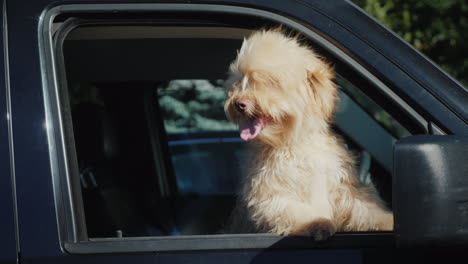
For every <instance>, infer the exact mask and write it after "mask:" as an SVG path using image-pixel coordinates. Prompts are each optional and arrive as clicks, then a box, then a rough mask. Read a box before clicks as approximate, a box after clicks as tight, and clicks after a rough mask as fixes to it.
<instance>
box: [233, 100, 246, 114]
mask: <svg viewBox="0 0 468 264" xmlns="http://www.w3.org/2000/svg"><path fill="white" fill-rule="evenodd" d="M234 105H235V107H236V109H237V111H239V112H241V113H243V112H245V110H246V109H247V102H245V101H236V102H235V103H234Z"/></svg>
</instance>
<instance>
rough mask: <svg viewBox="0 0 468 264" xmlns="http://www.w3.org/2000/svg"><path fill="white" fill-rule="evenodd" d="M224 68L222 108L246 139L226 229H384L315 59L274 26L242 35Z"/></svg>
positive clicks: (326, 72) (383, 212)
mask: <svg viewBox="0 0 468 264" xmlns="http://www.w3.org/2000/svg"><path fill="white" fill-rule="evenodd" d="M230 71H231V78H230V79H229V80H230V81H229V82H228V83H229V88H228V100H227V101H226V103H225V111H226V113H227V116H228V118H229V119H230V120H232V121H233V122H235V123H237V124H238V125H239V128H240V137H241V138H242V139H243V140H245V141H250V140H252V142H251V143H250V150H249V151H248V153H249V157H248V158H247V160H246V162H247V164H248V169H247V175H246V177H245V179H244V182H243V185H242V189H241V191H240V193H239V194H238V200H237V205H236V208H235V209H234V212H233V216H232V217H231V220H230V224H229V225H228V227H227V230H226V231H227V232H230V233H251V232H267V233H274V234H277V235H305V236H312V237H314V238H315V239H317V240H320V239H325V238H327V237H328V236H330V235H333V234H334V233H335V232H336V231H370V230H392V228H393V215H392V213H391V212H390V211H388V210H387V209H386V208H385V206H384V205H383V203H382V201H381V200H380V199H379V198H378V196H377V195H376V194H375V193H374V192H373V191H372V190H371V189H369V188H365V187H363V186H360V184H359V182H358V179H357V178H356V175H355V168H354V160H353V157H352V155H351V154H350V153H349V152H348V151H347V150H346V149H345V148H344V143H343V142H342V140H341V139H340V138H338V137H337V136H336V135H335V134H334V133H333V132H332V130H331V128H330V122H331V121H332V118H333V113H334V110H335V106H336V104H337V100H338V97H337V91H336V90H337V88H336V86H335V84H334V83H333V81H332V79H333V77H334V73H333V70H332V69H331V67H330V66H329V65H328V64H327V63H326V62H325V61H324V60H323V59H321V58H320V57H318V56H317V54H315V53H314V52H313V51H312V50H311V49H310V48H308V47H306V46H304V45H301V44H300V43H299V42H298V41H297V38H295V37H288V36H286V35H285V34H283V33H282V32H281V30H262V31H257V32H255V33H253V34H252V35H251V36H250V37H249V38H248V39H246V40H244V43H243V44H242V47H241V49H240V51H239V53H238V56H237V59H236V60H235V61H234V62H233V63H232V65H231V68H230Z"/></svg>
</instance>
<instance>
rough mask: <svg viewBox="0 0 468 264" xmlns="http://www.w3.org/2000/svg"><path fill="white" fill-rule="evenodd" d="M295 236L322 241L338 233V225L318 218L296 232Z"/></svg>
mask: <svg viewBox="0 0 468 264" xmlns="http://www.w3.org/2000/svg"><path fill="white" fill-rule="evenodd" d="M294 233H295V235H300V236H308V237H312V238H314V240H316V241H321V240H325V239H327V238H329V237H330V236H333V235H334V234H335V233H336V225H335V223H333V222H332V221H331V220H329V219H326V218H317V219H315V220H313V221H312V222H310V223H308V224H306V225H304V226H303V227H301V228H300V229H299V230H296V232H294Z"/></svg>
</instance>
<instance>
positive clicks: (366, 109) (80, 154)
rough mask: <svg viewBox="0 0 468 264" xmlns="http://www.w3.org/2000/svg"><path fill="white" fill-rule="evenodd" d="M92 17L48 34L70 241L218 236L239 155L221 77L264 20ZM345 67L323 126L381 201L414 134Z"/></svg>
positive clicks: (236, 179)
mask: <svg viewBox="0 0 468 264" xmlns="http://www.w3.org/2000/svg"><path fill="white" fill-rule="evenodd" d="M91 20H92V22H90V23H88V21H87V20H86V19H84V20H78V21H77V22H76V21H75V22H73V21H71V22H70V21H69V20H67V21H65V22H63V21H62V22H61V23H63V24H62V26H64V25H65V26H66V24H67V23H75V24H74V26H73V27H68V28H67V27H64V28H66V29H67V32H66V33H64V32H61V31H60V30H58V31H57V32H56V33H55V37H56V39H55V41H56V43H55V44H56V46H55V48H56V49H55V52H56V53H55V55H56V57H57V65H56V66H57V69H58V71H59V74H58V76H59V77H58V78H59V81H58V84H59V85H58V87H57V91H58V92H57V94H58V97H59V100H58V101H59V106H60V109H61V117H60V118H61V119H60V121H61V122H63V123H62V124H63V131H64V137H65V138H64V142H66V144H65V147H64V148H65V152H66V155H67V157H66V162H67V166H68V167H67V169H68V171H67V175H65V176H62V177H68V178H67V181H69V182H70V185H71V186H72V187H73V188H71V189H73V190H74V192H75V193H79V195H75V196H73V199H74V200H73V202H74V204H77V205H79V207H81V208H82V214H77V215H79V216H81V215H82V219H81V220H80V219H76V222H77V223H80V224H81V225H82V226H81V228H79V230H78V232H82V233H80V234H82V236H81V237H82V238H83V239H82V240H79V241H88V242H89V241H91V242H92V241H107V240H106V239H113V238H118V239H125V238H138V237H170V236H192V235H193V236H200V235H219V234H222V233H223V228H224V226H225V224H226V222H227V219H228V217H229V215H230V214H231V212H232V209H233V207H234V203H235V199H236V191H237V190H238V188H239V186H240V183H241V181H242V177H243V175H245V170H244V168H243V158H244V153H245V150H246V143H245V142H243V141H242V140H241V139H240V138H239V131H238V128H237V127H236V126H235V125H233V124H232V123H230V122H229V121H227V119H226V117H225V114H224V110H223V104H224V100H225V97H226V95H225V91H224V86H225V79H226V72H227V70H228V67H229V63H230V62H231V61H232V60H233V59H234V58H235V56H236V54H237V50H238V49H239V48H240V46H241V44H242V40H243V38H244V37H245V36H248V35H249V34H250V33H251V32H252V30H254V29H256V28H260V27H261V26H262V25H263V24H262V22H263V20H262V21H258V22H257V24H254V25H253V26H246V25H245V24H244V25H232V24H230V25H226V24H223V25H218V24H217V25H212V24H209V23H206V22H205V23H201V25H200V24H197V25H196V26H191V25H190V23H189V22H183V23H181V22H178V23H172V24H171V23H168V24H164V25H162V26H161V25H159V24H158V23H141V22H140V21H135V20H131V21H130V20H129V21H126V22H125V23H124V22H121V21H120V23H121V25H119V21H112V20H106V21H105V22H102V23H100V22H99V21H96V20H95V18H92V19H91ZM180 24H182V25H180ZM270 26H271V23H270ZM57 28H59V26H58V27H57ZM311 45H313V41H311ZM333 61H337V60H336V58H335V59H334V60H333ZM343 71H346V72H343ZM354 71H355V69H353V68H347V67H340V68H339V70H338V72H337V73H338V74H337V77H336V79H335V83H337V84H338V86H340V88H341V89H340V92H339V96H340V105H339V107H338V110H337V113H336V116H335V121H336V122H335V124H334V129H335V131H336V132H337V133H338V134H340V135H341V136H342V137H343V138H344V139H345V145H346V148H348V149H350V150H351V151H352V152H353V153H355V155H356V157H357V163H358V164H357V166H358V170H359V179H360V181H361V182H362V183H363V184H367V185H374V186H375V188H376V189H377V191H378V192H379V193H380V195H381V196H382V197H383V199H384V201H385V202H386V203H387V204H389V205H390V206H391V168H392V162H393V160H392V159H393V158H392V147H393V143H394V142H395V140H397V139H399V138H402V137H405V136H408V135H411V134H413V133H414V131H412V130H411V129H407V128H406V127H407V126H406V125H407V124H406V123H405V124H403V122H402V123H400V122H399V120H400V119H399V117H398V116H395V115H393V114H391V113H389V112H387V111H385V110H384V108H383V107H380V102H379V101H378V100H374V99H375V96H370V95H367V90H368V89H373V87H372V86H371V85H370V84H369V83H368V82H356V81H355V80H354V79H350V80H348V79H346V78H347V76H348V75H349V74H350V73H354ZM342 73H343V74H342ZM345 76H346V77H345ZM356 76H358V73H356ZM80 221H81V222H80ZM158 241H161V240H158Z"/></svg>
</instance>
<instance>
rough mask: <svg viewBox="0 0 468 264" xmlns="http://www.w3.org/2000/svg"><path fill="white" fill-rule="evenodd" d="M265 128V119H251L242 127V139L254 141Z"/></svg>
mask: <svg viewBox="0 0 468 264" xmlns="http://www.w3.org/2000/svg"><path fill="white" fill-rule="evenodd" d="M263 126H264V123H263V119H261V118H255V119H249V120H247V121H246V122H244V123H243V124H241V125H240V138H241V139H242V140H244V141H249V140H252V139H254V138H255V137H256V136H258V134H259V133H260V131H262V129H263Z"/></svg>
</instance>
